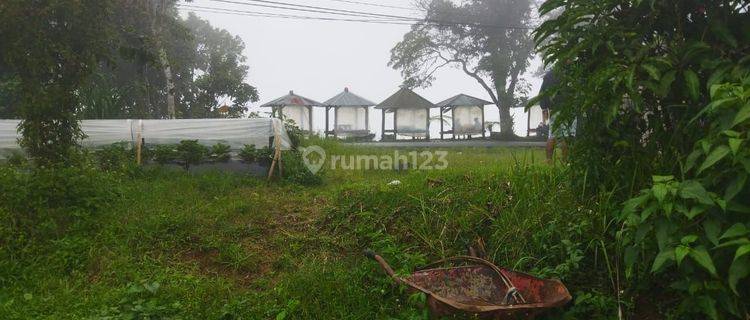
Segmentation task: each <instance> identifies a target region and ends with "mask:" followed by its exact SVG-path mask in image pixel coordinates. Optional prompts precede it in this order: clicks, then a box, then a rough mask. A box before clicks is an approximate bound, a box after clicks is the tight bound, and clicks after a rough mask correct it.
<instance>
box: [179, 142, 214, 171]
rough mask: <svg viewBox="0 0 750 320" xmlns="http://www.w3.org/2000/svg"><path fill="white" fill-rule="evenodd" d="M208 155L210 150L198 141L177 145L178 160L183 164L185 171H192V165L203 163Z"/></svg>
mask: <svg viewBox="0 0 750 320" xmlns="http://www.w3.org/2000/svg"><path fill="white" fill-rule="evenodd" d="M208 154H209V150H208V148H207V147H206V146H203V145H201V144H200V143H198V140H182V141H180V144H178V145H177V160H179V161H180V162H182V165H183V166H184V167H185V170H188V169H190V166H192V165H197V164H201V163H203V162H204V161H205V160H206V157H207V156H208Z"/></svg>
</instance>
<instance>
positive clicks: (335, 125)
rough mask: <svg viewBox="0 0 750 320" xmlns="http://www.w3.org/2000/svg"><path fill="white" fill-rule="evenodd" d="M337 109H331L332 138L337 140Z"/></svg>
mask: <svg viewBox="0 0 750 320" xmlns="http://www.w3.org/2000/svg"><path fill="white" fill-rule="evenodd" d="M338 127H339V107H333V138H334V139H338V138H339V135H338V132H337V131H338Z"/></svg>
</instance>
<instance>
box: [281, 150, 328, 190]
mask: <svg viewBox="0 0 750 320" xmlns="http://www.w3.org/2000/svg"><path fill="white" fill-rule="evenodd" d="M281 159H282V163H283V166H282V167H283V170H284V172H283V177H284V179H285V180H287V181H290V182H293V183H297V184H301V185H303V186H316V185H320V184H321V183H323V179H322V178H321V175H320V174H319V173H318V174H313V173H312V172H310V170H308V169H307V167H306V166H305V164H304V162H303V161H302V154H301V153H300V152H298V151H287V152H284V153H283V155H282V157H281Z"/></svg>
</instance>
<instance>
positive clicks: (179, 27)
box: [81, 8, 258, 118]
mask: <svg viewBox="0 0 750 320" xmlns="http://www.w3.org/2000/svg"><path fill="white" fill-rule="evenodd" d="M118 10H123V11H122V14H121V15H122V16H123V17H125V18H122V21H121V22H120V24H122V25H127V26H129V27H128V28H123V29H121V30H120V32H119V33H118V35H117V41H118V42H119V43H120V45H119V46H118V47H119V49H118V50H119V51H120V52H122V54H121V55H120V57H119V58H118V59H117V60H116V61H114V62H111V63H109V62H107V63H102V65H101V67H100V69H99V70H98V72H97V76H96V78H95V79H92V81H91V82H90V83H89V84H88V85H87V86H86V87H85V89H84V90H81V94H82V95H83V96H84V97H85V99H84V101H85V102H86V104H84V105H83V106H82V109H81V116H82V117H85V118H167V117H169V116H170V115H169V108H168V107H167V105H168V101H169V99H170V98H169V94H168V93H167V91H166V89H165V88H166V87H165V86H164V85H163V84H164V83H165V82H166V79H165V74H164V72H163V70H161V67H160V66H159V65H160V64H161V62H158V60H159V58H158V56H159V52H158V51H159V48H158V47H157V45H156V44H155V43H154V41H152V40H150V39H151V38H152V34H151V27H150V25H151V24H150V23H149V22H148V16H147V15H140V14H139V13H138V12H140V10H141V9H139V8H118ZM169 17H170V19H171V20H170V23H169V24H167V26H168V28H164V29H163V31H161V32H162V33H165V34H168V36H166V39H167V40H165V42H164V43H163V44H161V45H163V46H164V47H165V50H166V53H167V58H168V60H169V62H170V65H171V66H172V67H170V72H171V74H172V75H173V76H174V78H175V80H174V85H175V89H174V98H175V101H176V106H175V108H176V116H177V117H179V118H206V117H209V118H216V117H240V116H242V115H243V114H244V112H246V111H247V104H248V103H249V102H255V101H257V100H258V92H257V90H256V89H255V87H253V86H251V85H249V84H247V83H245V78H246V77H247V75H248V67H247V66H245V65H244V62H245V60H246V58H245V56H244V55H243V53H242V52H243V50H244V48H245V45H244V43H243V42H242V40H241V39H240V38H238V37H234V36H232V35H230V34H229V33H228V32H227V31H225V30H222V29H218V28H214V27H212V26H211V25H210V24H209V23H208V22H207V21H205V20H202V19H200V18H198V17H197V16H195V15H194V14H192V13H191V14H190V15H189V16H188V17H187V18H186V19H184V20H183V19H181V18H180V17H179V16H178V15H177V14H176V13H174V14H173V15H171V16H169ZM113 49H114V48H113ZM110 106H119V108H111V107H110ZM224 106H226V108H222V107H224Z"/></svg>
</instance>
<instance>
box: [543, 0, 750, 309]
mask: <svg viewBox="0 0 750 320" xmlns="http://www.w3.org/2000/svg"><path fill="white" fill-rule="evenodd" d="M749 6H750V3H749V2H748V1H729V0H711V1H708V0H690V1H624V0H600V1H560V0H549V1H547V2H545V4H544V5H542V6H541V8H540V12H541V13H542V14H548V13H550V12H553V11H555V12H558V13H559V16H557V17H556V18H552V19H549V20H548V21H546V22H545V23H543V24H542V26H541V27H540V28H539V29H538V30H537V31H536V41H537V43H538V44H539V48H540V50H541V52H542V53H543V54H544V58H545V61H546V62H547V63H548V64H549V65H553V66H554V71H555V75H556V76H557V78H558V79H559V85H557V86H556V87H555V88H552V89H551V90H549V91H547V92H543V93H542V95H547V96H557V97H555V101H556V102H557V103H558V105H556V106H555V107H554V108H553V109H552V112H557V119H559V120H560V122H562V123H566V124H571V123H572V122H573V119H575V118H577V119H578V124H579V128H578V130H577V131H578V132H577V136H576V138H575V139H573V140H572V141H571V142H572V147H573V148H572V153H571V161H572V163H571V165H572V170H571V172H573V173H580V174H579V175H576V178H580V179H577V181H578V182H579V183H580V184H581V185H582V186H584V187H586V184H590V183H591V182H595V183H596V187H597V188H598V189H605V190H615V191H617V192H615V193H614V194H615V195H618V196H620V197H621V198H624V199H627V198H628V197H631V196H632V198H631V199H630V200H628V201H626V202H625V204H624V205H623V207H622V210H621V212H620V213H619V216H617V217H614V219H616V220H615V221H619V222H620V223H621V227H618V228H617V229H618V231H617V233H616V234H615V235H614V236H615V239H617V242H616V244H617V247H616V248H613V249H615V250H616V252H621V253H622V256H621V257H620V259H621V260H620V261H622V262H624V263H623V265H624V269H625V270H624V271H625V272H624V273H623V274H624V275H625V280H627V283H626V284H625V285H624V286H625V288H626V291H625V293H626V294H627V295H628V296H629V297H632V299H633V300H636V299H637V301H648V302H651V303H654V304H658V305H661V306H660V307H661V309H663V310H669V311H668V312H669V313H671V314H670V315H669V316H668V317H666V318H679V319H729V318H738V319H746V318H748V316H750V313H749V311H750V303H748V302H749V301H750V291H748V286H747V283H748V282H747V281H748V276H750V257H749V256H748V253H750V245H748V244H750V232H748V226H750V218H749V216H748V215H750V209H748V208H750V188H749V187H748V184H747V177H748V174H750V152H748V150H749V149H748V148H747V147H746V146H745V144H746V143H747V140H748V139H749V138H750V137H748V134H749V133H748V129H750V104H749V103H750V101H749V97H750V96H749V95H748V94H747V93H748V92H750V91H749V90H750V47H749V46H748V45H747V44H748V43H750V32H748V31H750V19H748V18H750V17H748V9H749ZM586 189H587V190H591V189H595V188H591V187H588V188H586ZM638 189H641V191H640V192H636V191H635V190H638ZM639 296H640V298H639ZM665 296H666V297H675V298H676V299H673V300H672V299H653V298H654V297H665ZM639 307H642V306H640V305H636V310H634V312H635V313H636V314H635V316H634V317H633V318H641V317H642V316H641V315H639V314H638V312H639V311H640V310H639Z"/></svg>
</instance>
